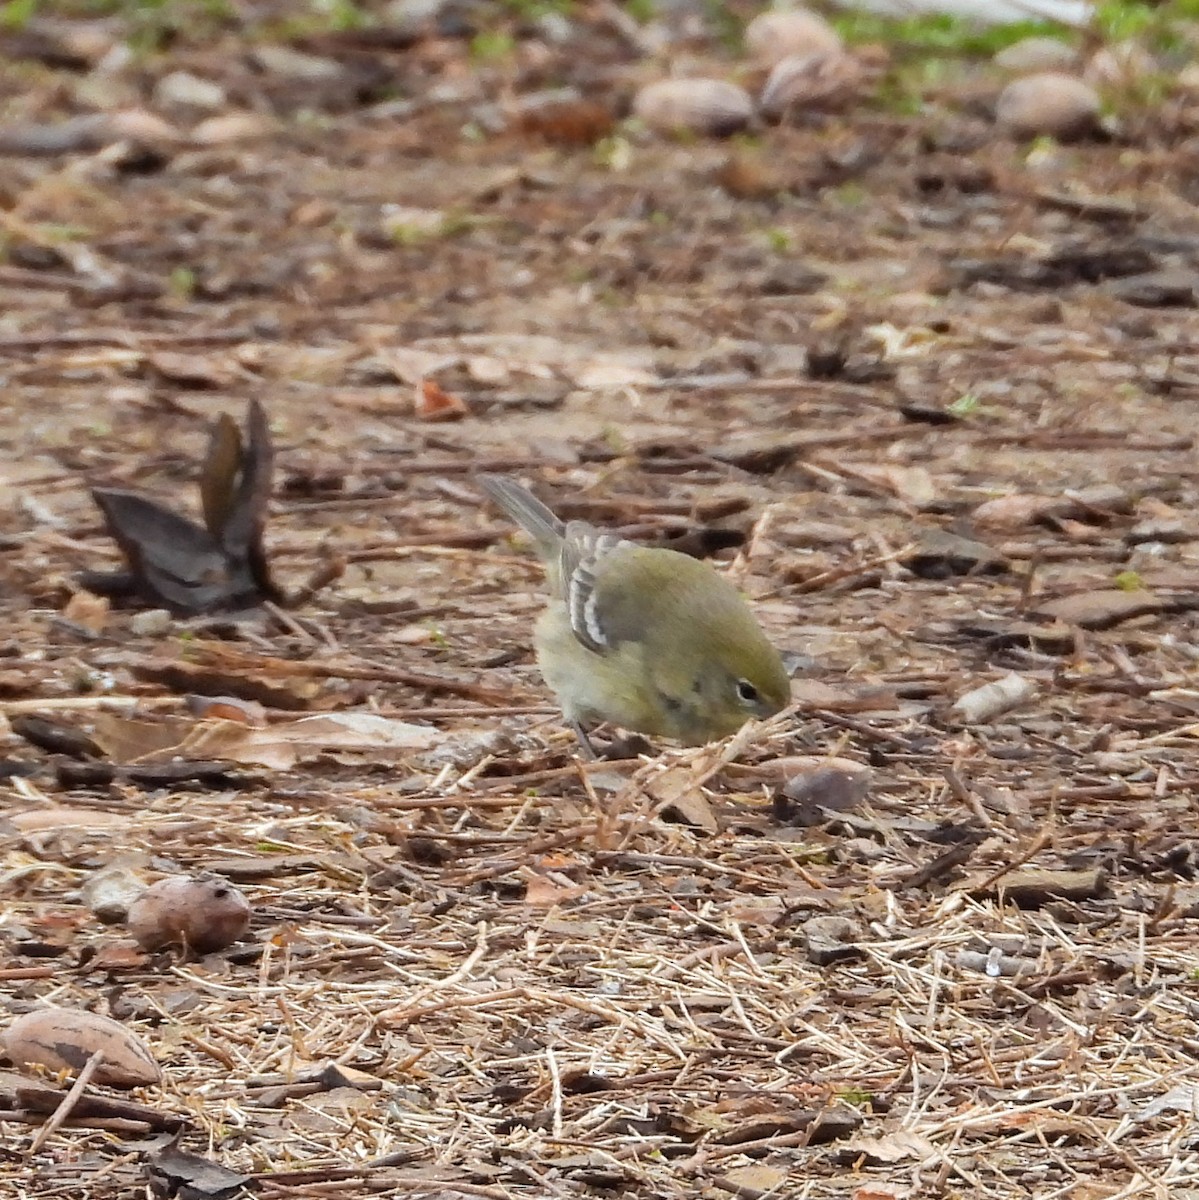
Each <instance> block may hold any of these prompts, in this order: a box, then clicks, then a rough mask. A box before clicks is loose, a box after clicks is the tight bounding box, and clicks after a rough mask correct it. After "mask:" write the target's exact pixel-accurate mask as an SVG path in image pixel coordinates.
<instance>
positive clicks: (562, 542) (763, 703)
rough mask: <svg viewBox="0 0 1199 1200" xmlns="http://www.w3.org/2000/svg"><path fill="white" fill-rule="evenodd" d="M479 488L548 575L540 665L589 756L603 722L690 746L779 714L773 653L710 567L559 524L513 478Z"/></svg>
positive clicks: (782, 689)
mask: <svg viewBox="0 0 1199 1200" xmlns="http://www.w3.org/2000/svg"><path fill="white" fill-rule="evenodd" d="M479 482H480V484H481V486H482V487H483V489H484V490H485V491H486V492H487V494H488V495H489V496H490V497H491V498H492V499H493V500H494V501H495V502H496V504H498V505H499V506H500V508H502V509H503V510H504V512H505V513H507V514H508V516H509V517H511V518H512V520H513V521H515V522H516V524H517V525H519V526H520V527H521V529H523V530H524V531H525V533H527V534H528V535H529V537H530V538H532V540H533V544H534V546H535V547H536V549H537V553H538V554H539V555H540V556H541V559H542V560H543V561H544V563H545V565H546V575H547V577H548V582H549V587H550V600H549V604H548V605H547V606H546V609H545V612H544V613H542V615H541V617H540V619H539V620H538V622H537V626H536V629H535V631H534V642H535V644H536V647H537V665H538V666H539V667H540V669H541V674H542V676H543V677H544V679H545V681H546V683H547V684H548V685H549V686H550V688H551V689H552V690H553V692H554V693H555V695H556V696H557V698H558V702H559V704H561V706H562V712H563V715H564V716H565V717H566V719H567V721H568V722H569V723H570V725H571V727H572V728H573V729H574V731H575V733H576V734H578V737H579V740H580V742H582V744H583V746H584V747H585V748H586V749H587V750H588V751H591V750H592V747H591V742H590V741H589V740H588V737H587V733H586V726H588V725H592V724H596V723H599V722H602V721H608V722H611V723H612V724H613V725H619V726H621V727H622V728H624V729H627V730H630V731H633V732H637V733H647V734H650V735H652V736H655V737H668V738H675V739H677V740H678V741H680V742H683V743H684V744H686V745H690V746H695V745H700V744H702V743H704V742H708V741H711V740H713V739H715V738H720V737H724V736H726V735H727V734H730V733H734V732H735V731H736V730H738V729H740V727H741V726H742V725H743V724H744V723H745V722H746V720H748V719H749V718H750V717H769V716H772V715H773V714H775V713H777V712H779V711H780V710H781V709H783V708H785V707H786V706H787V703H788V702H789V700H790V698H791V684H790V680H789V679H788V677H787V672H786V670H785V669H784V667H783V662H782V659H781V658H780V657H779V653H778V651H777V650H776V649H775V648H774V647H773V646H772V645H771V644H770V642H769V641H767V640H766V635H765V634H764V633H763V632H762V629H761V627H760V626H759V625H758V622H757V621H756V620H755V619H754V615H753V613H751V612H750V610H749V606H748V605H747V604H746V603H745V600H744V599H743V598H742V596H741V594H740V593H739V592H738V591H737V589H736V588H735V587H733V585H732V584H731V583H729V581H728V580H727V579H725V578H724V576H723V575H721V574H719V573H718V572H717V571H716V570H715V568H713V567H712V566H711V565H710V564H709V563H706V562H701V561H700V560H699V559H695V558H691V557H689V556H688V555H686V554H680V553H679V552H678V551H677V550H663V549H653V548H650V547H648V546H638V545H635V544H634V543H632V542H628V541H625V540H624V539H623V538H619V537H616V536H614V535H612V534H608V533H603V532H602V531H600V530H598V529H596V528H595V527H594V526H592V525H589V524H587V523H586V522H585V521H571V522H570V523H569V524H565V525H564V524H563V523H562V522H561V521H559V520H558V518H557V517H555V516H554V514H553V513H552V512H550V510H549V509H548V508H546V506H545V505H544V504H542V503H541V501H540V500H538V499H537V498H536V496H534V495H533V494H532V493H531V492H529V491H527V490H526V489H525V488H523V487H521V486H520V485H519V484H517V483H513V482H512V481H511V480H509V479H501V478H499V477H497V476H495V475H483V476H480V477H479Z"/></svg>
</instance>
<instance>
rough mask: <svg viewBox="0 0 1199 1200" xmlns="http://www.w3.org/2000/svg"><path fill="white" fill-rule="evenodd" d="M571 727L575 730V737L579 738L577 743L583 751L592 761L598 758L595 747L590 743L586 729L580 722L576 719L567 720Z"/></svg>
mask: <svg viewBox="0 0 1199 1200" xmlns="http://www.w3.org/2000/svg"><path fill="white" fill-rule="evenodd" d="M568 723H569V725H570V727H571V729H573V730H574V731H575V737H577V738H578V739H579V745H580V746H582V747H583V753H584V754H585V755H586V756H587V757H588V758H589V759H591V760H592V761H593V762H594V761H595V760H596V759H597V758H599V755H598V754H596V752H595V747H594V746H593V745H592V744H591V739H590V738H589V737H588V736H587V730H585V729H584V728H583V726H582V723H581V722H580V721H577V720H572V721H570V722H568Z"/></svg>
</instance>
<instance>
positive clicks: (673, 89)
mask: <svg viewBox="0 0 1199 1200" xmlns="http://www.w3.org/2000/svg"><path fill="white" fill-rule="evenodd" d="M633 113H634V115H635V116H637V117H639V118H640V119H641V120H642V121H644V122H645V124H646V125H648V126H649V128H650V129H653V130H656V131H657V132H658V133H697V134H702V135H704V136H706V137H728V136H729V135H730V134H733V133H737V132H738V131H739V130H742V129H744V128H745V127H746V126H747V125H748V124H749V123H750V121H751V120H752V119H753V115H754V104H753V100H751V99H750V95H749V93H748V92H747V91H746V90H745V89H744V88H741V87H738V86H737V85H736V84H735V83H729V82H727V81H726V80H723V79H661V80H658V81H657V82H656V83H650V84H647V85H646V86H645V87H643V88H642V89H641V91H639V92H638V93H637V95H636V97H635V98H634V100H633Z"/></svg>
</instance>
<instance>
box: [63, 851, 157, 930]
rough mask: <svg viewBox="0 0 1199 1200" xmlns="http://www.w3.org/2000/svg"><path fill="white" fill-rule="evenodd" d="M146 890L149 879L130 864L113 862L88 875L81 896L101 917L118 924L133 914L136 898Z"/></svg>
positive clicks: (98, 917)
mask: <svg viewBox="0 0 1199 1200" xmlns="http://www.w3.org/2000/svg"><path fill="white" fill-rule="evenodd" d="M145 890H146V881H145V880H144V879H143V878H142V877H141V876H140V875H139V874H138V873H137V872H136V871H133V870H130V868H129V867H124V866H115V865H114V866H111V867H105V868H104V869H103V870H102V871H96V872H94V873H93V874H92V875H90V876H88V878H87V880H86V881H85V882H84V884H83V887H81V888H80V889H79V895H80V899H81V900H82V901H83V903H84V904H86V905H87V906H88V908H89V909H90V910H91V912H92V915H93V916H94V917H95V918H96V920H97V921H101V922H103V923H104V924H105V925H116V924H118V923H120V922H121V921H124V920H125V918H126V917H127V916H128V915H129V908H130V906H131V905H132V904H133V902H134V901H135V900H136V899H137V898H138V897H139V896H141V895H142V894H143V893H144V892H145Z"/></svg>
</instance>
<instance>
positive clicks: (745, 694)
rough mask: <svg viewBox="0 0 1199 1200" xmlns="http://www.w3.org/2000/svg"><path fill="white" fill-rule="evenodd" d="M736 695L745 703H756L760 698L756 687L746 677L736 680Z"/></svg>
mask: <svg viewBox="0 0 1199 1200" xmlns="http://www.w3.org/2000/svg"><path fill="white" fill-rule="evenodd" d="M737 695H738V696H739V697H740V698H741V699H742V700H743V701H745V703H746V704H757V702H758V700H759V699H760V698H761V695H760V693H759V692H758V689H757V688H756V687H754V685H753V684H752V683H750V681H749V680H748V679H738V680H737Z"/></svg>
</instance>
